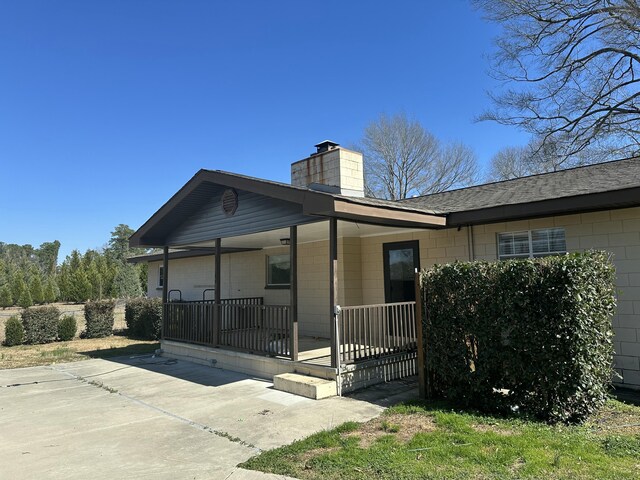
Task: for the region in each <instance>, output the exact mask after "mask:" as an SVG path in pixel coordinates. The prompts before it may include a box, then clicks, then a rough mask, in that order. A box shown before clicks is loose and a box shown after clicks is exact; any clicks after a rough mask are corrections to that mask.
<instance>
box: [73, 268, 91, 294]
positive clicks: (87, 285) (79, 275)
mask: <svg viewBox="0 0 640 480" xmlns="http://www.w3.org/2000/svg"><path fill="white" fill-rule="evenodd" d="M90 298H91V282H89V278H88V277H87V273H86V272H85V271H84V268H78V270H76V271H75V272H74V273H73V274H71V298H70V300H71V301H72V302H76V303H81V302H86V301H87V300H89V299H90Z"/></svg>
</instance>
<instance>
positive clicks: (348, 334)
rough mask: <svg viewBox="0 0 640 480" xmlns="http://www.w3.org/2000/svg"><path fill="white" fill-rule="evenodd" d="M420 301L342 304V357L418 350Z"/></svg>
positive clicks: (362, 357)
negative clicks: (417, 309)
mask: <svg viewBox="0 0 640 480" xmlns="http://www.w3.org/2000/svg"><path fill="white" fill-rule="evenodd" d="M415 308H416V302H401V303H385V304H380V305H361V306H357V307H342V311H341V312H340V314H339V315H338V337H339V342H340V352H339V358H340V362H341V363H354V362H358V361H362V360H368V359H373V358H380V357H383V356H385V355H391V354H395V353H402V352H411V351H415V350H416V322H415V311H416V310H415Z"/></svg>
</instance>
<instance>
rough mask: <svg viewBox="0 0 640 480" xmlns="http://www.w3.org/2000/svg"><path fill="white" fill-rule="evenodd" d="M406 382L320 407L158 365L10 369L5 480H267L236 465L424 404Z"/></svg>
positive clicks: (247, 382)
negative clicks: (400, 406) (407, 403)
mask: <svg viewBox="0 0 640 480" xmlns="http://www.w3.org/2000/svg"><path fill="white" fill-rule="evenodd" d="M394 383H395V382H394ZM395 384H396V385H397V388H396V389H395V390H389V386H390V385H392V384H387V385H385V386H381V387H380V388H379V389H378V388H376V387H373V388H371V389H368V390H367V392H366V393H364V392H363V393H362V394H354V395H353V396H351V397H333V398H329V399H325V400H320V401H316V400H309V399H306V398H302V397H298V396H295V395H291V394H287V393H284V392H279V391H276V390H274V389H273V388H272V383H271V382H268V381H265V380H261V379H256V378H252V377H250V376H247V375H243V374H239V373H234V372H230V371H225V370H220V369H216V368H211V367H207V366H203V365H196V364H193V363H190V362H186V361H181V360H173V359H167V358H154V357H151V356H147V357H138V358H116V359H109V360H103V359H94V360H88V361H83V362H78V363H68V364H60V365H51V366H48V367H32V368H23V369H15V370H0V419H1V423H2V428H1V429H0V463H1V464H2V465H3V467H2V475H1V476H2V477H3V478H5V477H6V478H12V479H27V478H53V479H58V478H60V479H61V478H65V479H76V478H77V479H85V478H93V479H96V480H99V479H111V478H154V479H163V478H166V479H187V478H189V479H194V478H196V479H200V478H208V479H211V478H221V479H223V478H230V479H242V478H251V479H252V478H265V479H267V478H270V477H268V476H264V475H262V474H256V473H252V472H247V471H243V470H241V469H237V468H236V465H237V464H238V463H240V462H243V461H245V460H246V459H248V458H250V457H251V456H253V455H256V454H257V453H259V452H260V451H261V450H264V449H270V448H274V447H277V446H280V445H283V444H288V443H290V442H292V441H294V440H296V439H299V438H303V437H306V436H308V435H310V434H311V433H313V432H316V431H319V430H322V429H327V428H332V427H334V426H336V425H339V424H341V423H343V422H345V421H349V420H353V421H366V420H368V419H370V418H372V417H375V416H377V415H378V414H379V413H380V412H381V411H382V410H383V409H384V407H385V406H386V405H388V404H390V403H393V402H394V401H399V400H403V399H407V398H415V397H416V396H417V389H416V388H415V384H411V383H407V382H406V381H401V382H397V383H395ZM376 392H377V393H376ZM361 395H363V396H361ZM361 398H362V400H361ZM271 478H273V477H271ZM280 478H281V477H280Z"/></svg>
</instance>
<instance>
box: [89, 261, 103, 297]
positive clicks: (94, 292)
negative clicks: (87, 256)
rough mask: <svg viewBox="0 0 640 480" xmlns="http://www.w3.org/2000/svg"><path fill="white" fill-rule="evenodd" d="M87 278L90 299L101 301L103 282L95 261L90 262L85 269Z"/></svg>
mask: <svg viewBox="0 0 640 480" xmlns="http://www.w3.org/2000/svg"><path fill="white" fill-rule="evenodd" d="M87 278H88V280H89V283H90V284H91V299H92V300H101V299H102V296H103V294H104V293H105V292H104V282H103V281H102V276H101V275H100V270H98V266H97V265H96V262H95V261H92V262H91V263H90V264H89V266H88V268H87Z"/></svg>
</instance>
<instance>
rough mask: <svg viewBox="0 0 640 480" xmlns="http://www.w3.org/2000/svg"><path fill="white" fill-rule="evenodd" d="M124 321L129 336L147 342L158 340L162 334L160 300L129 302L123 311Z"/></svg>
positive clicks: (142, 299)
mask: <svg viewBox="0 0 640 480" xmlns="http://www.w3.org/2000/svg"><path fill="white" fill-rule="evenodd" d="M124 320H125V322H126V323H127V328H128V329H129V334H130V335H131V336H134V337H139V338H146V339H149V340H157V339H159V338H160V336H161V333H162V299H160V298H133V299H131V300H129V301H128V302H127V304H126V306H125V309H124Z"/></svg>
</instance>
